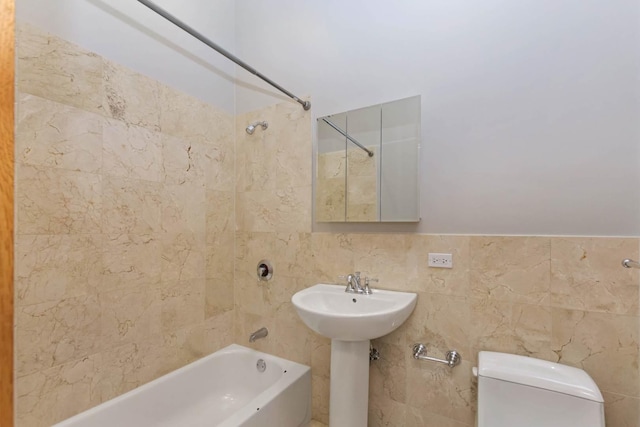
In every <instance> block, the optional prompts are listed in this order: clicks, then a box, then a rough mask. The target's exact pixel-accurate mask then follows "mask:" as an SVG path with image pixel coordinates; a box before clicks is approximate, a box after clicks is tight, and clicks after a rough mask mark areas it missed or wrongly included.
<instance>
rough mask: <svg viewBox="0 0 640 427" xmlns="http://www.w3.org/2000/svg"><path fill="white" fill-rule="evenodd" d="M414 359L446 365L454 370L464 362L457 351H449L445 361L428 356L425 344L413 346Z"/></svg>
mask: <svg viewBox="0 0 640 427" xmlns="http://www.w3.org/2000/svg"><path fill="white" fill-rule="evenodd" d="M413 358H414V359H418V360H428V361H430V362H438V363H444V364H445V365H447V366H449V367H450V368H453V367H454V366H458V365H459V364H460V362H461V361H462V356H460V353H458V352H457V351H455V350H449V351H447V355H446V356H445V359H444V360H443V359H436V358H435V357H430V356H427V347H426V346H425V345H424V344H414V346H413Z"/></svg>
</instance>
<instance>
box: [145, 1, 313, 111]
mask: <svg viewBox="0 0 640 427" xmlns="http://www.w3.org/2000/svg"><path fill="white" fill-rule="evenodd" d="M138 2H139V3H142V4H143V5H145V6H146V7H148V8H149V9H151V10H152V11H154V12H155V13H157V14H158V15H160V16H162V17H163V18H164V19H166V20H167V21H169V22H171V23H172V24H173V25H175V26H177V27H179V28H181V29H182V30H183V31H186V32H187V33H189V34H190V35H191V36H193V37H195V38H196V39H198V40H200V41H201V42H202V43H204V44H206V45H207V46H209V47H210V48H212V49H213V50H215V51H216V52H218V53H219V54H221V55H222V56H224V57H226V58H227V59H229V60H231V61H233V62H235V63H236V64H237V65H239V66H241V67H242V68H244V69H245V70H247V71H248V72H250V73H251V74H253V75H254V76H256V77H258V78H260V79H261V80H263V81H265V82H267V83H269V84H270V85H271V86H273V87H274V88H276V89H278V90H279V91H280V92H282V93H284V94H285V95H287V96H288V97H289V98H291V99H293V100H295V101H296V102H297V103H299V104H300V105H302V108H304V109H305V110H309V109H310V108H311V103H310V102H309V101H304V100H302V99H300V98H298V97H297V96H295V95H294V94H292V93H291V92H289V91H288V90H286V89H285V88H283V87H282V86H280V85H279V84H277V83H276V82H274V81H273V80H271V79H269V78H268V77H266V76H264V75H263V74H261V73H260V72H258V71H257V70H256V69H255V68H253V67H251V66H250V65H249V64H247V63H246V62H244V61H242V60H240V59H239V58H237V57H236V56H234V55H233V54H232V53H230V52H228V51H227V50H225V49H224V48H222V47H220V46H218V45H217V44H215V43H214V42H212V41H211V40H209V39H208V38H206V37H205V36H204V35H202V34H201V33H199V32H198V31H196V30H195V29H193V28H192V27H190V26H189V25H187V24H186V23H184V22H182V21H181V20H179V19H178V18H176V17H175V16H173V15H172V14H170V13H169V12H167V11H166V10H164V9H162V8H161V7H159V6H158V5H156V4H155V3H153V2H151V1H149V0H138Z"/></svg>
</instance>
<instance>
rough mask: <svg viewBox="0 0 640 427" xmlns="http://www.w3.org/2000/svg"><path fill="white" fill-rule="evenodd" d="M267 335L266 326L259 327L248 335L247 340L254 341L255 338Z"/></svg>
mask: <svg viewBox="0 0 640 427" xmlns="http://www.w3.org/2000/svg"><path fill="white" fill-rule="evenodd" d="M267 335H269V330H268V329H267V328H260V329H258V330H257V331H255V332H254V333H252V334H251V335H249V342H254V341H255V340H257V339H260V338H264V337H266V336H267Z"/></svg>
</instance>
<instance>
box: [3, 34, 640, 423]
mask: <svg viewBox="0 0 640 427" xmlns="http://www.w3.org/2000/svg"><path fill="white" fill-rule="evenodd" d="M18 40H19V46H18V56H19V61H18V78H19V81H18V92H19V98H18V100H19V102H18V138H17V147H16V148H17V149H16V152H17V157H18V177H17V178H18V189H17V190H18V191H17V196H18V197H17V200H18V220H17V228H18V229H17V232H18V236H17V245H16V278H17V280H16V286H17V289H16V293H17V301H16V311H17V314H16V322H17V326H16V333H17V336H16V338H17V343H16V344H17V359H18V364H17V372H16V374H17V389H18V401H17V405H18V417H19V423H18V425H20V426H31V425H34V426H38V425H48V424H50V423H52V422H54V421H57V420H60V419H63V418H65V417H67V416H70V415H72V414H74V413H77V412H80V411H81V410H84V409H86V408H88V407H90V406H93V405H95V404H97V403H100V402H101V401H104V400H107V399H109V398H111V397H113V396H116V395H118V394H120V393H123V392H125V391H127V390H129V389H132V388H134V387H136V386H138V385H140V384H142V383H144V382H147V381H149V380H151V379H153V378H155V377H157V376H159V375H161V374H163V373H165V372H167V371H168V370H171V369H174V368H176V367H178V366H181V365H183V364H185V363H188V362H189V361H191V360H193V359H195V358H197V357H199V356H201V355H203V354H206V353H208V352H211V351H214V350H215V349H217V348H220V347H222V346H224V345H226V344H228V343H230V342H232V341H235V342H237V343H239V344H242V345H247V346H252V347H255V348H258V349H260V350H265V351H268V352H271V353H273V354H276V355H279V356H284V357H287V358H289V359H292V360H295V361H298V362H302V363H306V364H309V365H310V366H311V367H312V370H313V376H312V388H313V390H312V393H313V414H314V418H315V419H316V420H318V421H321V422H324V423H326V422H328V411H329V408H328V396H329V359H330V357H329V355H330V342H329V340H327V339H325V338H323V337H320V336H317V335H315V334H314V333H312V332H311V331H310V330H309V329H307V328H306V327H305V326H304V325H303V324H302V323H301V322H300V321H299V320H298V317H297V315H296V313H295V311H294V309H293V307H292V306H291V303H290V298H291V295H292V294H293V293H295V292H296V291H297V290H299V289H302V288H304V287H307V286H310V285H313V284H315V283H317V282H321V281H331V282H333V281H335V280H336V277H337V276H338V275H339V274H344V273H348V272H352V271H354V270H362V271H366V272H368V273H369V274H371V275H373V276H377V277H379V278H380V280H381V282H380V284H379V286H380V287H384V288H388V289H397V290H408V291H413V292H418V294H419V297H418V306H417V307H416V310H415V312H414V314H413V315H412V317H411V318H410V319H409V320H408V321H407V322H406V323H405V325H403V326H402V327H401V328H400V329H399V330H398V331H396V332H394V333H393V334H391V335H389V336H386V337H384V338H382V339H379V340H376V341H375V342H374V345H375V346H376V347H377V348H378V349H379V350H380V351H381V354H382V358H381V359H380V360H379V361H377V362H375V363H374V364H372V366H371V389H370V425H372V426H378V425H386V426H434V427H449V426H460V427H462V426H470V425H472V424H473V418H474V410H475V409H474V407H475V404H474V401H475V398H476V396H475V387H474V382H473V379H472V378H471V374H470V368H471V367H472V366H473V364H474V363H475V359H476V354H477V352H478V351H479V350H483V349H486V350H497V351H506V352H512V353H518V354H526V355H531V356H535V357H540V358H544V359H548V360H554V361H560V362H562V363H567V364H570V365H574V366H578V367H581V368H583V369H585V370H587V372H589V373H590V374H591V375H592V376H593V377H594V379H595V380H596V382H597V383H598V385H599V386H600V387H601V389H602V390H603V392H604V395H605V399H606V401H607V403H606V412H607V413H606V416H607V422H608V426H614V427H618V426H620V427H639V426H640V390H639V387H640V377H639V374H638V363H639V361H640V357H639V354H638V341H639V339H638V329H639V325H640V318H639V317H638V316H639V313H638V283H639V278H638V274H637V271H634V270H625V269H623V268H621V267H620V264H619V263H620V260H621V259H622V258H625V257H631V258H636V259H637V258H638V257H639V252H640V248H639V246H640V243H639V241H638V239H623V238H560V237H552V238H549V237H481V236H435V235H417V234H337V233H313V232H312V228H311V193H312V192H311V157H312V154H311V114H310V113H309V112H304V111H303V110H302V109H301V108H299V106H298V105H297V104H290V103H285V104H279V105H276V106H272V107H268V108H265V109H263V110H260V111H257V112H253V113H249V114H244V115H241V116H238V117H236V118H235V129H234V124H233V117H231V116H229V115H227V114H225V113H223V112H221V111H219V110H217V109H215V108H212V107H210V106H208V105H205V104H202V103H201V102H199V101H197V100H195V99H193V98H189V97H186V96H185V95H183V94H180V93H178V92H176V91H173V90H171V89H169V88H167V87H164V86H162V85H161V84H159V83H157V82H154V81H151V80H149V79H147V78H145V77H143V76H140V75H138V74H136V73H133V72H131V71H129V70H126V69H124V68H122V67H120V66H118V65H116V64H113V63H110V62H109V61H106V60H104V59H103V58H100V57H99V56H97V55H94V54H91V53H89V52H86V51H83V50H82V49H79V48H78V47H76V46H73V45H70V44H68V43H66V42H64V41H62V40H60V39H58V38H55V37H51V36H47V35H44V34H42V33H40V32H38V31H36V30H34V29H32V28H25V27H23V28H22V29H21V31H20V33H19V35H18ZM254 120H267V121H268V122H269V124H270V126H269V128H268V129H267V130H266V131H262V129H257V130H256V132H255V133H254V134H253V135H252V136H249V135H247V134H246V132H245V131H244V128H245V127H246V126H247V124H248V123H250V122H252V121H254ZM234 134H235V136H234ZM234 138H235V146H234V144H233V142H234ZM234 161H235V162H236V163H237V164H236V166H235V172H234ZM234 205H235V207H234ZM203 207H204V209H203ZM234 225H235V230H234V228H233V227H234ZM234 247H235V249H234ZM428 252H451V253H453V254H454V265H455V268H453V269H452V270H442V269H430V268H427V267H426V264H427V253H428ZM262 258H269V259H271V261H272V262H273V264H274V266H275V269H276V273H275V277H274V279H273V280H272V281H270V282H267V283H265V282H259V281H258V280H257V279H256V277H255V268H256V264H257V261H258V260H260V259H262ZM231 284H233V287H231ZM232 325H233V327H232ZM262 326H267V327H268V328H269V331H270V334H269V336H268V338H266V339H264V340H259V341H258V342H256V343H254V344H249V343H248V340H247V338H248V335H249V333H250V332H252V331H253V330H256V329H258V328H259V327H262ZM414 342H424V343H427V344H428V346H429V350H430V351H431V352H433V354H435V355H442V354H443V353H444V351H446V350H447V349H450V348H456V349H458V350H459V351H460V352H461V353H462V355H463V359H464V361H463V363H462V365H461V366H459V367H457V368H455V369H454V370H449V369H448V368H444V367H440V366H436V365H432V364H428V363H425V362H417V361H415V360H413V359H412V358H411V356H410V349H411V346H412V344H413V343H414Z"/></svg>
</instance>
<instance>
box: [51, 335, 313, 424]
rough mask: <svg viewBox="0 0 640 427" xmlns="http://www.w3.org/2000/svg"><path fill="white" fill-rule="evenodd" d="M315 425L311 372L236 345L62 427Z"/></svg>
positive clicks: (303, 367) (97, 407)
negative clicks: (260, 363) (260, 368)
mask: <svg viewBox="0 0 640 427" xmlns="http://www.w3.org/2000/svg"><path fill="white" fill-rule="evenodd" d="M258 359H263V360H264V361H265V362H266V369H265V371H264V372H259V371H258V370H257V369H256V362H257V361H258ZM256 408H260V410H259V411H257V410H256ZM310 419H311V370H310V369H309V367H308V366H305V365H301V364H299V363H295V362H292V361H289V360H285V359H282V358H280V357H276V356H272V355H269V354H266V353H261V352H258V351H255V350H252V349H249V348H246V347H242V346H240V345H237V344H232V345H230V346H228V347H225V348H223V349H222V350H219V351H217V352H215V353H213V354H211V355H209V356H207V357H205V358H202V359H200V360H198V361H196V362H193V363H191V364H189V365H187V366H184V367H182V368H180V369H178V370H176V371H174V372H171V373H169V374H167V375H164V376H162V377H160V378H158V379H156V380H154V381H152V382H150V383H147V384H145V385H143V386H141V387H138V388H136V389H134V390H132V391H130V392H128V393H125V394H123V395H120V396H119V397H117V398H115V399H112V400H109V401H107V402H105V403H103V404H101V405H99V406H96V407H94V408H92V409H89V410H88V411H85V412H83V413H80V414H78V415H76V416H74V417H72V418H69V419H68V420H66V421H63V422H61V423H59V424H56V427H112V426H138V427H178V426H179V427H205V426H212V425H216V426H218V427H238V426H243V427H258V426H282V427H298V426H300V425H306V424H307V423H308V422H309V421H310Z"/></svg>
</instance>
